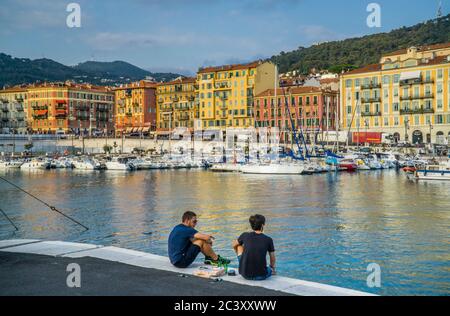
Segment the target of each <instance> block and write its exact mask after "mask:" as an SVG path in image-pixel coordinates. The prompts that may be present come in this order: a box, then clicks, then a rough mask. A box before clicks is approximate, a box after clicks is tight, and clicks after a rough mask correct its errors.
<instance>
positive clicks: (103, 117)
mask: <svg viewBox="0 0 450 316" xmlns="http://www.w3.org/2000/svg"><path fill="white" fill-rule="evenodd" d="M96 120H97V121H99V122H108V121H109V117H108V116H107V115H97V116H96Z"/></svg>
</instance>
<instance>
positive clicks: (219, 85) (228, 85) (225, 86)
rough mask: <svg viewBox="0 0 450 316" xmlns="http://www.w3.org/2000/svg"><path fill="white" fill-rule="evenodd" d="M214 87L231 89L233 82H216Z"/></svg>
mask: <svg viewBox="0 0 450 316" xmlns="http://www.w3.org/2000/svg"><path fill="white" fill-rule="evenodd" d="M214 88H215V89H217V90H229V89H231V84H228V83H219V84H217V83H216V84H215V85H214Z"/></svg>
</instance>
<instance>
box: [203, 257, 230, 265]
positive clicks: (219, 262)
mask: <svg viewBox="0 0 450 316" xmlns="http://www.w3.org/2000/svg"><path fill="white" fill-rule="evenodd" d="M230 262H231V261H230V260H228V259H226V258H223V257H221V256H217V260H214V259H213V258H211V257H205V261H204V263H205V264H210V265H213V266H218V265H228V264H230Z"/></svg>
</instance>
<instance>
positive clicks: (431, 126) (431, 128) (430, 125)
mask: <svg viewBox="0 0 450 316" xmlns="http://www.w3.org/2000/svg"><path fill="white" fill-rule="evenodd" d="M428 125H429V127H430V145H431V131H432V130H433V125H432V124H431V120H430V122H429V123H428Z"/></svg>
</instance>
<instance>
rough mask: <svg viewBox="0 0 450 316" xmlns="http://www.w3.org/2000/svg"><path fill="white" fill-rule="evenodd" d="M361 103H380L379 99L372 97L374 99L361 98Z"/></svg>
mask: <svg viewBox="0 0 450 316" xmlns="http://www.w3.org/2000/svg"><path fill="white" fill-rule="evenodd" d="M361 102H362V103H374V102H381V97H374V98H361Z"/></svg>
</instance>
